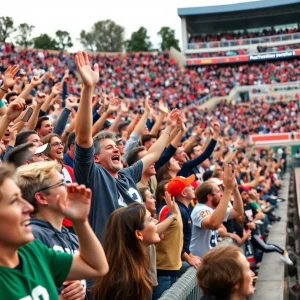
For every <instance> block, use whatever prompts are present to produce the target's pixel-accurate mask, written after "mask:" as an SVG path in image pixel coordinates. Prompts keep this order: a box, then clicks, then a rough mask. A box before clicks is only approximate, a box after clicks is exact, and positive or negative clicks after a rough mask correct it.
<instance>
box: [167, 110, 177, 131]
mask: <svg viewBox="0 0 300 300" xmlns="http://www.w3.org/2000/svg"><path fill="white" fill-rule="evenodd" d="M178 118H179V112H178V109H177V108H175V109H173V110H172V111H171V112H170V113H169V115H168V119H167V125H168V126H171V127H173V128H174V127H176V125H177V120H178Z"/></svg>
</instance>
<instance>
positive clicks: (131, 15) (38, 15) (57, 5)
mask: <svg viewBox="0 0 300 300" xmlns="http://www.w3.org/2000/svg"><path fill="white" fill-rule="evenodd" d="M241 2H249V0H235V1H232V0H231V1H230V0H210V1H205V2H204V1H200V0H160V1H158V0H152V1H151V0H150V1H145V0H107V1H105V2H104V1H101V0H98V1H96V0H81V1H78V0H73V1H71V0H50V1H40V0H28V1H24V0H14V1H13V4H11V5H2V6H1V13H0V15H1V16H10V17H12V18H13V20H14V23H15V24H14V25H15V26H18V25H19V24H21V23H28V24H29V25H34V26H35V29H34V32H33V37H35V36H38V35H40V34H41V33H47V34H49V35H50V36H52V37H54V36H55V32H56V31H57V30H65V31H68V32H69V33H70V35H71V37H72V40H73V44H74V46H73V48H72V49H71V50H73V51H77V50H83V47H82V46H81V44H80V42H79V41H78V38H79V34H80V32H81V30H82V29H85V30H90V28H91V27H92V25H93V24H94V23H95V22H97V21H101V20H106V19H111V20H113V21H115V22H116V23H117V24H119V25H121V26H123V27H124V28H125V39H129V38H130V36H131V34H132V32H134V31H137V30H138V29H139V28H140V27H141V26H144V27H145V28H146V29H147V30H148V35H149V36H150V40H151V42H152V44H153V45H154V46H155V47H159V43H160V39H159V37H158V35H157V32H158V31H159V30H160V28H161V27H163V26H168V27H170V28H172V29H174V30H175V34H176V37H177V38H178V39H179V40H180V46H181V22H180V18H179V16H178V15H177V9H178V8H181V7H199V6H207V5H208V4H209V5H223V4H232V3H241Z"/></svg>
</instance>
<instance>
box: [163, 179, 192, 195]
mask: <svg viewBox="0 0 300 300" xmlns="http://www.w3.org/2000/svg"><path fill="white" fill-rule="evenodd" d="M194 181H195V175H194V174H193V175H191V176H189V177H187V178H185V177H181V176H176V177H174V178H172V179H171V180H170V181H169V184H168V188H167V191H168V193H169V194H170V195H171V196H172V197H176V196H179V195H180V194H181V192H182V191H183V190H184V189H185V188H186V187H187V186H189V185H191V184H192V183H193V182H194Z"/></svg>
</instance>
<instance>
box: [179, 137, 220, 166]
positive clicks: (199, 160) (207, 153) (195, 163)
mask: <svg viewBox="0 0 300 300" xmlns="http://www.w3.org/2000/svg"><path fill="white" fill-rule="evenodd" d="M216 143H217V141H216V140H214V139H211V140H210V142H209V144H208V146H207V147H206V149H205V150H204V151H203V153H202V154H200V155H199V156H198V157H196V158H195V159H192V160H190V161H187V162H185V163H184V164H183V165H182V168H181V170H183V169H189V170H190V169H191V168H194V167H197V166H198V165H200V164H201V163H202V162H203V161H205V160H206V159H207V158H209V157H210V156H211V154H212V152H213V151H214V148H215V146H216Z"/></svg>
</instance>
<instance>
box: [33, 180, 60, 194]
mask: <svg viewBox="0 0 300 300" xmlns="http://www.w3.org/2000/svg"><path fill="white" fill-rule="evenodd" d="M62 185H66V184H65V181H64V180H61V181H59V182H57V183H55V184H52V185H49V186H47V187H45V188H43V189H41V190H39V191H37V192H36V193H39V192H42V191H46V190H49V189H52V188H56V187H59V186H62Z"/></svg>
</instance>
